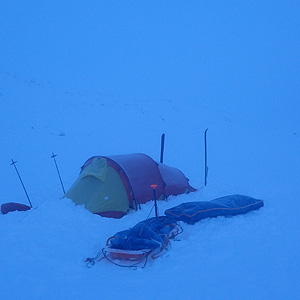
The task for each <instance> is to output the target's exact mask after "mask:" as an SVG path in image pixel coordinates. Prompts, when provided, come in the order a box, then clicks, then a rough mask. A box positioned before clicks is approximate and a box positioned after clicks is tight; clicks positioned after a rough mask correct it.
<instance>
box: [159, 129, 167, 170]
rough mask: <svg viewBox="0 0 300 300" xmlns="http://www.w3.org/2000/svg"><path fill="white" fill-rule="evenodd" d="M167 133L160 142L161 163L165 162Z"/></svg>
mask: <svg viewBox="0 0 300 300" xmlns="http://www.w3.org/2000/svg"><path fill="white" fill-rule="evenodd" d="M165 136H166V135H165V134H164V133H163V134H162V135H161V143H160V163H161V164H162V163H163V162H164V149H165Z"/></svg>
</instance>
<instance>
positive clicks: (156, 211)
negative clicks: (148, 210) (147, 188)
mask: <svg viewBox="0 0 300 300" xmlns="http://www.w3.org/2000/svg"><path fill="white" fill-rule="evenodd" d="M151 187H152V188H153V197H154V207H155V217H158V209H157V201H156V190H155V189H156V188H157V185H156V184H152V185H151Z"/></svg>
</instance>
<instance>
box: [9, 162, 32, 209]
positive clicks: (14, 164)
mask: <svg viewBox="0 0 300 300" xmlns="http://www.w3.org/2000/svg"><path fill="white" fill-rule="evenodd" d="M11 161H12V163H11V164H10V165H11V166H14V167H15V170H16V172H17V174H18V177H19V179H20V182H21V184H22V187H23V189H24V192H25V194H26V197H27V200H28V202H29V205H30V207H31V208H32V204H31V201H30V198H29V196H28V193H27V191H26V188H25V185H24V183H23V181H22V178H21V176H20V173H19V171H18V169H17V166H16V163H17V161H14V160H13V159H12V160H11Z"/></svg>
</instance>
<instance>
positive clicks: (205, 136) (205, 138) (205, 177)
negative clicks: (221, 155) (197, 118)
mask: <svg viewBox="0 0 300 300" xmlns="http://www.w3.org/2000/svg"><path fill="white" fill-rule="evenodd" d="M207 130H208V128H206V129H205V131H204V160H205V162H204V164H205V166H204V168H205V169H204V186H206V185H207V175H208V166H207V141H206V140H207Z"/></svg>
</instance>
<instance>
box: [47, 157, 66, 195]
mask: <svg viewBox="0 0 300 300" xmlns="http://www.w3.org/2000/svg"><path fill="white" fill-rule="evenodd" d="M56 156H57V155H56V154H54V153H53V152H52V156H51V158H53V160H54V163H55V167H56V171H57V174H58V177H59V181H60V184H61V187H62V190H63V192H64V194H65V193H66V191H65V188H64V185H63V182H62V180H61V176H60V173H59V169H58V166H57V163H56V159H55V157H56Z"/></svg>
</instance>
